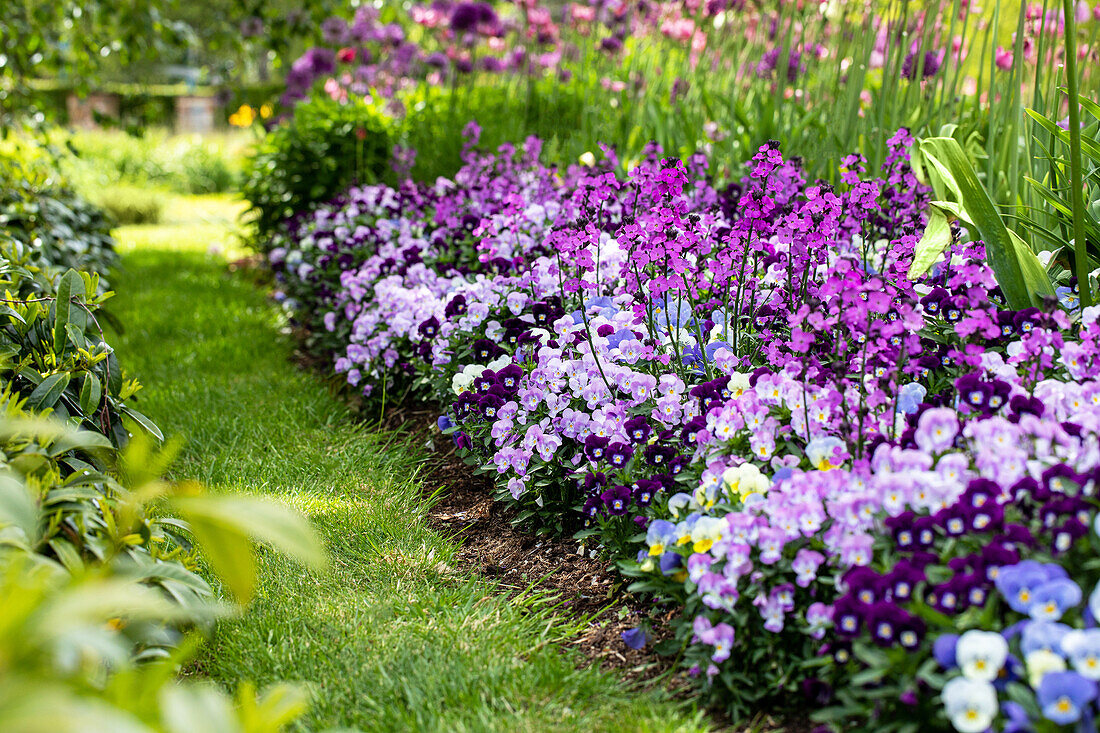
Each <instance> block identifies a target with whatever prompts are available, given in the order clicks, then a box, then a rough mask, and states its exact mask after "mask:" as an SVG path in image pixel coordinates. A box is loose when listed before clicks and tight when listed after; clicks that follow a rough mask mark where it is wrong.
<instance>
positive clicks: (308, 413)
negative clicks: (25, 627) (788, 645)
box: [111, 197, 707, 731]
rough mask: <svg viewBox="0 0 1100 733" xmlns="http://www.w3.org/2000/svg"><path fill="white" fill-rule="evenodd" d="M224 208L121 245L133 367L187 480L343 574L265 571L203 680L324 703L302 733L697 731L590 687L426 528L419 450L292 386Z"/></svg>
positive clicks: (543, 613)
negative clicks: (278, 686) (290, 527)
mask: <svg viewBox="0 0 1100 733" xmlns="http://www.w3.org/2000/svg"><path fill="white" fill-rule="evenodd" d="M235 211H236V208H235V207H234V206H233V205H232V204H230V203H228V202H227V200H225V199H221V198H211V197H208V198H192V199H181V200H178V201H177V202H176V203H175V204H173V206H172V207H171V208H170V209H169V212H170V214H169V221H168V223H167V224H165V225H159V226H148V227H126V228H123V229H120V230H119V231H118V232H117V235H118V238H119V241H120V243H121V248H122V251H123V253H124V260H123V266H124V271H123V272H122V273H120V274H119V275H117V276H116V278H115V282H114V285H115V288H116V290H117V291H118V293H119V295H118V296H117V297H116V298H115V300H114V301H113V302H112V304H111V306H112V309H113V311H114V312H115V313H116V314H117V315H118V317H119V318H120V319H121V321H122V323H123V324H125V326H126V330H125V333H124V334H121V335H119V336H116V337H115V338H116V341H117V344H118V351H119V358H120V360H121V362H122V363H123V364H124V365H125V366H126V368H127V369H128V371H129V372H130V373H131V374H132V375H133V376H135V377H137V378H138V379H139V380H140V381H142V382H143V383H144V384H145V385H147V386H146V389H145V390H144V391H143V392H142V393H141V400H140V405H141V409H142V411H144V412H145V413H146V414H148V415H149V416H150V417H152V418H153V419H154V420H156V421H157V423H158V424H159V425H160V426H161V428H162V429H163V430H164V431H165V433H166V434H177V435H182V436H184V437H185V438H186V439H187V441H188V443H187V447H186V449H185V451H184V455H183V457H182V459H181V461H180V463H179V464H178V465H177V466H176V468H175V474H176V475H177V476H178V477H180V478H184V477H186V478H195V479H199V480H201V481H204V482H206V483H207V484H209V485H210V486H211V487H212V488H213V489H214V490H216V491H237V492H246V493H252V494H262V495H268V496H274V497H278V498H280V499H282V500H284V501H286V502H287V503H289V504H291V505H292V506H294V507H297V508H298V509H299V510H301V511H303V512H306V513H307V514H308V515H309V516H310V517H311V519H312V521H313V522H314V524H315V525H316V526H317V527H318V529H319V530H320V531H321V532H322V534H323V536H324V538H325V540H326V542H327V544H328V547H329V550H330V552H331V554H332V558H333V569H332V571H331V572H329V573H326V574H316V573H312V572H309V571H306V570H303V569H302V568H300V567H298V566H296V565H294V564H293V563H291V562H289V561H287V560H284V559H282V558H280V557H277V556H275V555H273V554H272V553H269V552H262V553H261V573H262V575H261V582H260V590H259V593H258V597H257V598H256V599H255V600H254V601H253V603H252V605H251V606H250V607H249V608H248V609H247V611H246V612H245V613H244V614H243V615H242V616H241V617H240V618H238V619H235V620H231V621H227V622H223V623H222V624H220V626H219V628H218V630H217V632H216V634H215V636H214V638H213V639H211V641H210V642H209V643H208V644H207V645H206V647H205V649H204V651H203V654H202V655H201V657H200V664H199V670H200V672H201V673H202V674H205V675H208V676H209V677H211V678H213V679H215V680H218V681H221V682H224V683H226V684H232V683H235V682H237V681H240V680H253V681H255V682H257V683H258V684H260V685H261V686H262V685H265V684H268V683H272V682H275V681H278V680H292V681H300V682H303V683H306V684H308V685H310V686H311V688H312V690H313V692H314V702H313V706H312V709H311V711H310V713H309V716H308V717H307V718H306V719H305V721H304V725H303V728H304V729H308V730H324V729H328V728H345V729H359V730H364V731H382V730H448V731H461V730H470V731H475V730H476V731H481V730H500V731H521V730H539V731H542V730H581V729H583V730H586V731H589V730H630V731H635V730H638V731H644V730H700V729H705V728H706V727H707V725H706V719H705V718H704V717H703V716H702V715H701V714H700V713H698V712H696V711H693V710H690V709H687V708H685V707H683V706H682V705H680V704H677V703H674V702H672V701H669V700H667V699H664V697H663V696H661V695H660V694H659V693H654V692H648V693H642V692H632V691H630V690H628V689H627V688H626V687H625V686H624V685H623V683H622V682H621V681H620V680H618V679H617V678H616V677H614V676H613V675H611V674H605V673H601V672H597V671H594V670H591V669H578V668H577V663H578V658H577V657H576V656H575V655H574V654H573V653H571V652H567V651H563V649H562V646H561V642H562V641H563V640H566V639H568V638H569V636H570V634H571V633H573V631H572V630H571V628H570V626H569V624H568V623H566V622H564V621H562V620H560V619H556V618H554V617H553V615H552V614H551V612H550V610H549V604H548V603H546V602H545V601H544V600H540V599H537V598H527V599H516V600H509V599H507V598H506V597H504V596H502V595H498V594H495V593H494V592H493V589H492V587H491V585H489V584H488V583H487V582H485V581H482V580H480V579H476V578H471V577H469V576H468V575H467V574H466V573H465V572H464V571H463V570H462V569H461V568H455V567H453V566H452V562H453V558H454V550H455V546H454V545H453V544H452V543H451V542H450V541H449V540H447V539H446V538H444V537H442V536H441V535H439V534H438V533H436V532H434V531H433V530H431V529H429V528H428V527H427V525H426V522H425V518H426V517H425V515H426V511H425V507H424V505H423V504H422V501H421V495H422V494H421V487H420V486H419V484H418V479H417V475H416V474H417V464H418V462H419V460H420V458H421V457H422V454H421V452H420V451H421V449H420V448H419V447H418V446H415V445H410V444H409V443H408V442H407V441H406V440H404V439H403V438H402V437H401V436H399V435H393V434H379V433H377V432H371V431H369V430H367V429H365V428H363V427H361V426H357V425H356V424H354V422H353V421H352V420H351V419H350V417H349V415H348V413H347V411H346V409H345V408H344V407H343V406H342V405H341V402H340V401H339V399H337V398H336V397H333V396H332V395H331V394H330V392H329V391H328V390H327V388H326V387H325V385H324V383H323V381H321V380H320V379H319V378H317V377H316V376H314V375H311V374H308V373H305V372H303V371H301V370H299V369H297V368H295V367H294V366H293V365H292V363H291V361H290V352H291V346H290V344H289V341H288V340H287V339H286V338H285V337H283V336H280V334H279V328H280V323H279V318H278V313H277V310H276V309H275V308H274V307H273V306H271V305H270V304H269V303H268V302H267V301H266V299H265V297H264V294H263V293H262V292H261V291H259V290H257V289H256V288H255V287H254V286H253V285H252V284H251V283H250V282H249V281H248V280H247V279H246V278H243V277H239V276H234V275H231V274H230V273H229V272H228V270H227V267H226V262H227V259H226V257H227V252H228V253H229V256H233V250H234V248H235V245H236V242H235V240H234V237H233V226H232V218H231V217H232V216H233V215H234V213H235Z"/></svg>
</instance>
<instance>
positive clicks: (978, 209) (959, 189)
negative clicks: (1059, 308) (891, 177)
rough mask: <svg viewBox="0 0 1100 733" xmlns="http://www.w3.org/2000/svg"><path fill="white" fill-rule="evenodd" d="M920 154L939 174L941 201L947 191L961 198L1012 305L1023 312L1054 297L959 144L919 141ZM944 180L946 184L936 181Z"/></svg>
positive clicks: (1036, 260)
mask: <svg viewBox="0 0 1100 733" xmlns="http://www.w3.org/2000/svg"><path fill="white" fill-rule="evenodd" d="M920 149H921V154H922V156H923V157H924V158H925V160H926V161H928V162H929V163H931V164H932V168H933V169H934V170H935V171H936V173H937V174H938V175H934V176H931V179H932V186H933V188H935V189H937V190H936V194H937V198H945V196H944V195H943V194H945V193H947V192H950V193H952V194H954V195H956V196H958V203H959V204H960V205H961V207H960V209H959V213H960V217H959V218H960V219H963V220H964V221H965V222H966V223H968V224H969V225H971V226H972V227H973V228H974V229H976V230H977V233H978V235H979V236H980V237H981V238H982V241H984V242H985V251H986V258H987V259H988V260H989V264H990V266H991V267H992V268H993V273H994V275H995V276H996V278H997V284H998V285H1000V287H1001V291H1002V292H1003V293H1004V296H1005V299H1006V300H1007V301H1008V304H1009V306H1010V307H1011V308H1014V309H1017V310H1020V309H1023V308H1027V307H1028V306H1030V305H1038V304H1039V303H1040V302H1041V299H1042V296H1044V295H1047V296H1053V295H1054V289H1053V288H1052V287H1051V285H1050V278H1048V277H1047V275H1046V271H1045V270H1044V269H1043V266H1042V264H1041V263H1040V262H1039V258H1038V257H1036V256H1035V253H1034V252H1032V251H1031V248H1030V247H1028V246H1027V243H1026V242H1024V241H1023V240H1022V239H1020V238H1019V236H1014V233H1012V232H1009V230H1008V228H1007V227H1006V226H1005V224H1004V221H1003V220H1002V219H1001V215H1000V213H999V212H998V211H997V208H996V207H995V206H994V205H993V201H992V200H990V198H989V194H988V193H986V191H985V189H984V188H983V187H982V184H981V182H980V181H979V180H978V176H977V174H976V173H975V172H974V167H973V166H972V165H971V163H970V161H969V160H968V159H967V157H966V154H965V153H964V152H963V149H962V146H960V145H959V143H958V141H957V140H955V139H953V138H946V137H935V138H929V139H927V140H923V141H922V142H921V145H920ZM945 176H946V178H947V180H937V179H938V178H944V177H945ZM944 189H946V190H944Z"/></svg>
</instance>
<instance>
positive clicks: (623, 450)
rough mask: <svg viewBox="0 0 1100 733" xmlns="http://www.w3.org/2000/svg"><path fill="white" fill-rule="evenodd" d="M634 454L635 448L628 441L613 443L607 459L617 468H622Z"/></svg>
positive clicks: (608, 449) (609, 448) (608, 450)
mask: <svg viewBox="0 0 1100 733" xmlns="http://www.w3.org/2000/svg"><path fill="white" fill-rule="evenodd" d="M633 456H634V449H633V448H631V447H630V446H629V445H627V444H626V443H613V444H612V445H610V446H608V448H607V460H608V462H609V463H610V464H611V465H612V466H614V467H615V468H622V467H623V466H625V465H626V464H627V462H628V461H629V460H630V459H631V458H632V457H633Z"/></svg>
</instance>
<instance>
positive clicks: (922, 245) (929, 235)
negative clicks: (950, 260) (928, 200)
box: [909, 205, 951, 279]
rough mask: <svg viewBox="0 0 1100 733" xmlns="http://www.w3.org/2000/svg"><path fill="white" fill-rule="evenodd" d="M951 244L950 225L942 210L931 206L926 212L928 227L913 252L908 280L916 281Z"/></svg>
mask: <svg viewBox="0 0 1100 733" xmlns="http://www.w3.org/2000/svg"><path fill="white" fill-rule="evenodd" d="M950 244H951V223H950V222H949V221H948V220H947V215H946V214H945V213H944V211H943V209H941V208H938V207H936V206H935V205H933V206H932V207H930V208H929V210H928V226H927V227H925V230H924V234H923V235H922V236H921V238H920V241H919V242H917V246H916V249H915V250H914V252H913V264H912V265H910V266H909V278H910V279H916V278H918V277H920V276H922V275H923V274H924V273H926V272H928V270H929V269H930V268H931V267H932V265H934V264H935V263H936V260H938V259H939V258H940V256H941V255H943V251H944V250H945V249H947V247H948V246H950Z"/></svg>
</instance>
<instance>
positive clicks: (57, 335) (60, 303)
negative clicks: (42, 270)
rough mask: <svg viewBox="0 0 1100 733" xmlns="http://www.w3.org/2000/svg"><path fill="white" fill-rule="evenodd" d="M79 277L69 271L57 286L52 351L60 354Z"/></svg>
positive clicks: (63, 345)
mask: <svg viewBox="0 0 1100 733" xmlns="http://www.w3.org/2000/svg"><path fill="white" fill-rule="evenodd" d="M79 280H80V276H79V275H78V274H77V273H76V270H69V271H68V272H66V273H65V274H64V275H62V276H61V282H60V283H58V285H57V301H56V303H55V320H54V324H53V350H54V351H55V352H56V353H58V354H60V353H61V352H62V351H63V350H64V348H65V337H66V336H67V335H68V334H67V333H66V331H65V326H67V325H68V324H69V313H70V311H71V310H72V307H73V304H72V297H73V294H74V289H75V288H76V286H77V285H78V284H79Z"/></svg>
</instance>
